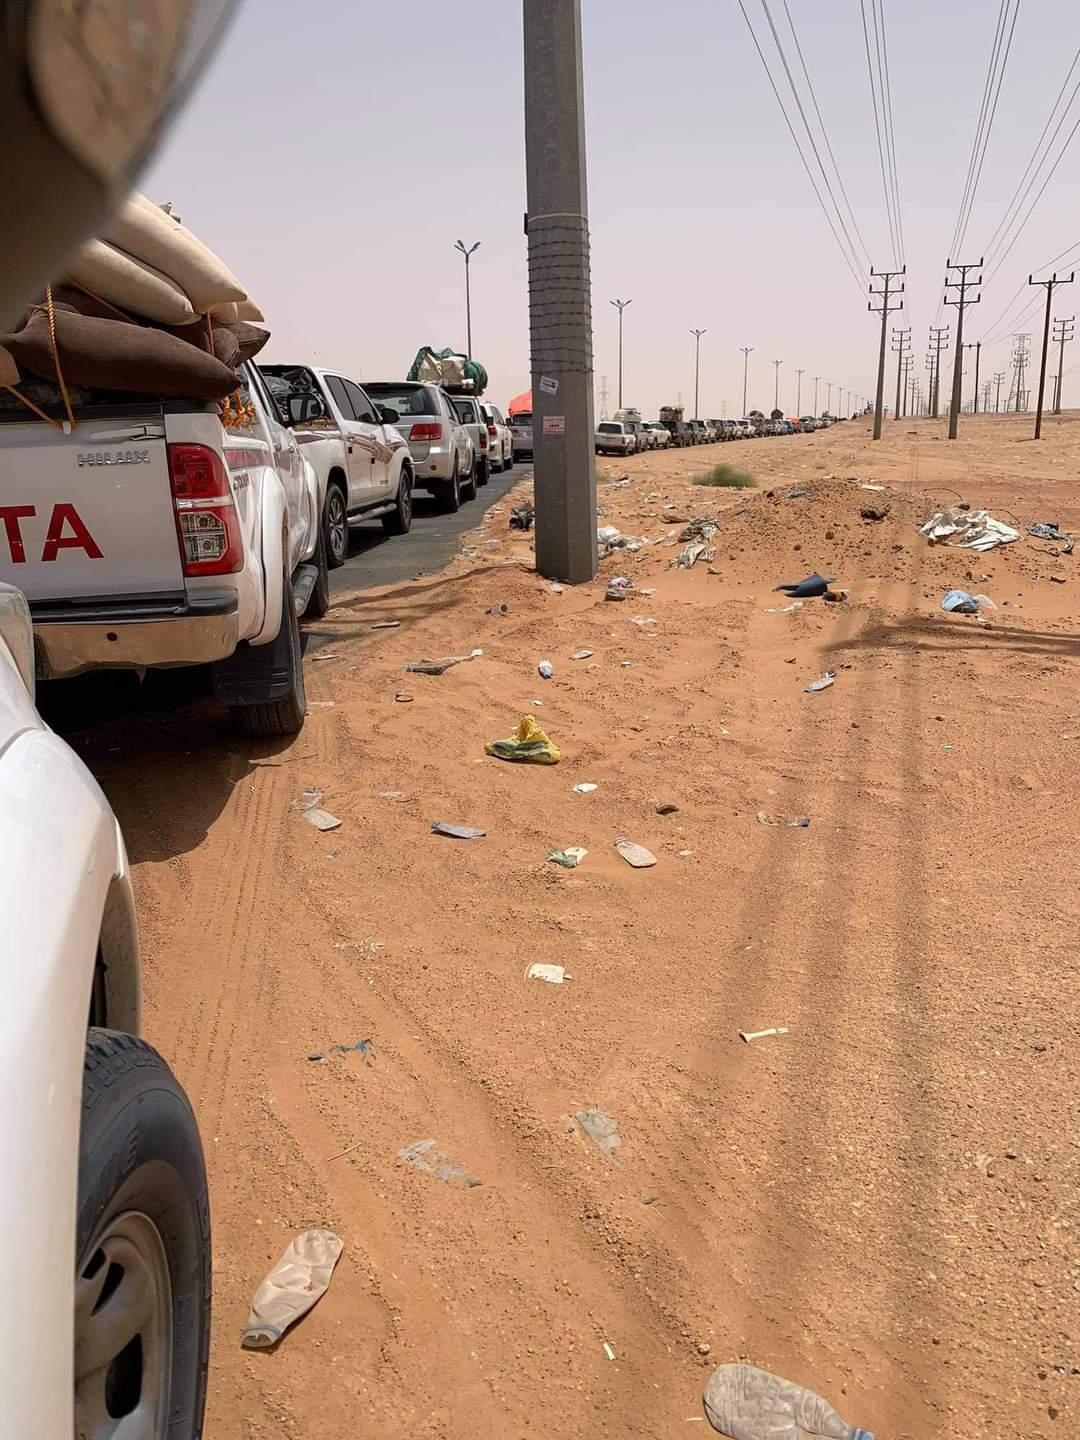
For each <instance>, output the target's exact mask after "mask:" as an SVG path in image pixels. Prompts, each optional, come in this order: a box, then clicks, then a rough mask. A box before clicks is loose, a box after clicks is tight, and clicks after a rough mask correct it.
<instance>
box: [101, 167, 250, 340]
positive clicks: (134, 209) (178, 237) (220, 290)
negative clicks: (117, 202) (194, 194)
mask: <svg viewBox="0 0 1080 1440" xmlns="http://www.w3.org/2000/svg"><path fill="white" fill-rule="evenodd" d="M105 239H106V240H109V241H111V243H112V244H113V245H116V246H118V247H119V248H120V249H121V250H123V251H125V252H126V253H127V254H128V255H133V256H135V258H136V259H138V260H142V261H143V262H144V263H145V264H147V265H152V266H153V267H154V268H155V270H160V271H161V273H162V274H163V275H168V276H169V277H170V278H171V279H173V280H175V281H176V283H177V285H179V286H180V288H181V290H183V292H184V293H185V295H187V297H188V299H189V300H190V301H191V303H192V305H193V306H194V307H195V309H196V310H197V311H199V313H200V314H202V313H204V312H205V311H207V310H209V309H210V307H211V306H212V305H220V304H229V303H232V302H235V301H237V300H246V299H247V291H246V290H245V289H244V287H243V286H242V285H241V284H240V281H239V280H238V279H237V278H236V276H235V275H234V274H233V272H232V271H231V270H230V269H229V267H228V266H227V265H226V264H225V262H224V261H223V260H220V259H219V258H218V257H217V256H216V255H215V254H214V252H213V251H212V250H210V249H209V248H208V247H207V246H206V245H204V244H203V242H202V241H201V240H200V239H199V237H198V236H197V235H193V234H192V232H191V231H190V230H188V229H187V227H186V226H184V225H181V224H180V222H179V221H178V220H174V219H173V218H172V216H171V215H167V214H166V213H165V211H164V210H162V209H161V207H160V206H158V205H155V204H154V203H153V202H152V201H151V200H148V199H147V198H146V196H145V195H139V194H135V195H132V196H131V198H130V199H129V200H128V201H127V203H126V204H125V205H124V207H123V208H122V209H121V211H120V213H119V214H118V215H116V216H115V218H114V219H113V220H112V221H111V222H110V224H109V226H108V228H107V229H106V231H105Z"/></svg>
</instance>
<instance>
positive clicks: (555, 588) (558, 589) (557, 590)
mask: <svg viewBox="0 0 1080 1440" xmlns="http://www.w3.org/2000/svg"><path fill="white" fill-rule="evenodd" d="M548 589H549V590H550V591H551V593H552V595H561V594H562V592H563V591H564V590H565V589H566V586H565V585H560V584H559V582H558V581H557V580H556V581H555V582H554V583H553V584H552V585H549V586H548Z"/></svg>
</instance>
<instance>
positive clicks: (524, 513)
mask: <svg viewBox="0 0 1080 1440" xmlns="http://www.w3.org/2000/svg"><path fill="white" fill-rule="evenodd" d="M535 515H536V508H535V506H533V505H532V504H531V503H530V502H529V501H528V500H526V501H525V503H524V504H523V505H514V506H513V507H512V508H511V510H510V529H511V530H531V529H532V523H533V518H534V516H535Z"/></svg>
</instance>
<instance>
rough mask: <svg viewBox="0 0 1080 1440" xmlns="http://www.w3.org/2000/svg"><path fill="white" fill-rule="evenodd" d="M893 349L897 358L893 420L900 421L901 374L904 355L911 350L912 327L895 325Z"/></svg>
mask: <svg viewBox="0 0 1080 1440" xmlns="http://www.w3.org/2000/svg"><path fill="white" fill-rule="evenodd" d="M892 348H893V354H894V355H895V356H896V406H895V408H894V410H893V419H894V420H899V419H900V372H901V370H902V369H903V368H904V354H905V352H906V351H908V350H910V349H911V326H910V325H909V326H907V328H906V329H905V328H902V327H901V326H899V325H894V326H893V329H892Z"/></svg>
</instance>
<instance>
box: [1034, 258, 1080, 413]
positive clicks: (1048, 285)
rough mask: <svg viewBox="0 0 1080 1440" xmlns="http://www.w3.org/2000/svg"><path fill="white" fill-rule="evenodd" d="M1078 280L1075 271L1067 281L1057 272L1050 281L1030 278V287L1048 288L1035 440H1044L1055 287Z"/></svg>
mask: <svg viewBox="0 0 1080 1440" xmlns="http://www.w3.org/2000/svg"><path fill="white" fill-rule="evenodd" d="M1075 279H1076V271H1075V270H1073V271H1072V273H1071V274H1070V275H1069V278H1068V279H1067V280H1065V279H1062V280H1059V279H1058V276H1057V271H1056V270H1055V271H1054V273H1053V275H1051V277H1050V279H1049V280H1036V279H1035V277H1034V276H1033V275H1029V276H1028V284H1029V285H1045V286H1046V317H1045V319H1044V320H1043V343H1042V359H1041V361H1040V364H1039V399H1038V403H1037V405H1036V407H1035V437H1034V438H1035V439H1036V440H1041V439H1042V417H1043V395H1044V394H1045V391H1046V352H1047V351H1048V350H1049V348H1050V310H1051V307H1052V305H1053V303H1054V287H1055V286H1056V285H1071V284H1072V282H1073V281H1074V280H1075Z"/></svg>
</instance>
